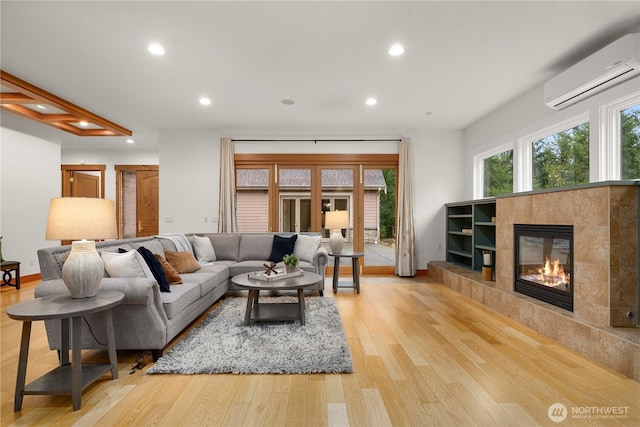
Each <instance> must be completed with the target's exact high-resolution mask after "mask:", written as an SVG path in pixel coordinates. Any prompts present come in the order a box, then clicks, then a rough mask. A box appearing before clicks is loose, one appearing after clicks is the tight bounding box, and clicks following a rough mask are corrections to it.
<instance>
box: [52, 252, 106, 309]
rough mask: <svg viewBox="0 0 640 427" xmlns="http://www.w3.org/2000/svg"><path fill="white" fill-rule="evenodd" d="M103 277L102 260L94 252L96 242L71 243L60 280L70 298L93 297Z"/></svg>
mask: <svg viewBox="0 0 640 427" xmlns="http://www.w3.org/2000/svg"><path fill="white" fill-rule="evenodd" d="M103 277H104V262H103V261H102V258H101V257H100V254H99V253H98V252H96V242H94V241H91V240H80V241H76V242H72V243H71V252H70V253H69V257H68V258H67V260H66V261H65V262H64V265H63V266H62V280H64V284H65V285H66V286H67V289H68V290H69V293H70V294H71V298H91V297H95V296H96V294H97V293H98V288H99V287H100V282H102V278H103Z"/></svg>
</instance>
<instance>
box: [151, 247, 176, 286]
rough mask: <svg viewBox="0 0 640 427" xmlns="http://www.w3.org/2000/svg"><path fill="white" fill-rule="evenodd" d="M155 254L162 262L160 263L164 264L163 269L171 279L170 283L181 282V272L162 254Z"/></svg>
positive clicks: (168, 278) (169, 279)
mask: <svg viewBox="0 0 640 427" xmlns="http://www.w3.org/2000/svg"><path fill="white" fill-rule="evenodd" d="M155 256H156V259H157V260H158V262H159V263H160V265H161V266H162V269H163V270H164V274H166V276H167V280H168V281H169V283H170V284H172V285H179V284H181V283H182V277H180V274H179V273H178V272H177V271H176V269H175V268H173V266H172V265H171V264H169V263H168V262H167V260H166V259H164V258H163V257H162V255H160V254H155Z"/></svg>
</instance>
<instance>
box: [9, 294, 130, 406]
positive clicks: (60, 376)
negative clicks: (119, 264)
mask: <svg viewBox="0 0 640 427" xmlns="http://www.w3.org/2000/svg"><path fill="white" fill-rule="evenodd" d="M123 298H124V293H122V292H120V291H100V292H98V295H96V296H95V297H91V298H71V296H70V295H69V294H65V295H51V296H46V297H42V298H35V299H33V300H31V301H25V302H22V303H20V304H16V305H14V306H12V307H9V308H8V309H7V315H8V316H9V317H10V318H12V319H14V320H21V321H22V322H23V323H22V341H21V343H20V359H19V362H18V378H17V380H16V394H15V402H14V406H13V410H14V411H15V412H18V411H20V410H21V409H22V399H23V398H24V396H25V395H27V394H62V395H71V399H72V401H73V410H74V411H76V410H78V409H80V401H81V397H82V390H84V389H85V388H87V387H88V386H89V385H91V384H93V383H94V382H95V381H96V380H97V379H98V378H100V377H101V376H102V375H104V374H105V373H106V372H108V371H111V378H112V379H114V380H115V379H116V378H118V360H117V356H116V341H115V335H114V331H113V319H112V316H111V308H113V307H115V306H116V305H118V304H120V302H121V301H122V299H123ZM101 311H102V312H104V314H105V320H106V326H107V348H108V351H109V363H82V353H81V352H82V349H81V348H80V334H81V330H82V318H83V316H85V315H87V314H91V313H98V312H101ZM53 319H60V321H61V322H60V323H61V337H62V339H61V347H62V348H61V350H60V366H58V367H57V368H55V369H53V370H52V371H50V372H48V373H46V374H45V375H43V376H42V377H40V378H38V379H37V380H35V381H33V382H32V383H30V384H27V385H25V378H26V374H27V359H28V358H29V340H30V338H31V322H33V321H36V320H53ZM70 331H71V332H70ZM70 335H71V336H70ZM70 343H71V363H69V344H70Z"/></svg>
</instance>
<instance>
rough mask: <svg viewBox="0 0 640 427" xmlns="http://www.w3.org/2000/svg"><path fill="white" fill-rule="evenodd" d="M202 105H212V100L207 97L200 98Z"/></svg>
mask: <svg viewBox="0 0 640 427" xmlns="http://www.w3.org/2000/svg"><path fill="white" fill-rule="evenodd" d="M200 104H202V105H211V100H210V99H209V98H207V97H205V96H203V97H202V98H200Z"/></svg>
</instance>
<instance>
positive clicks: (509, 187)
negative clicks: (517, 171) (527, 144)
mask: <svg viewBox="0 0 640 427" xmlns="http://www.w3.org/2000/svg"><path fill="white" fill-rule="evenodd" d="M483 172H484V177H483V186H484V188H483V196H484V197H491V196H496V195H498V194H505V193H513V150H507V151H503V152H502V153H498V154H495V155H493V156H491V157H488V158H486V159H484V165H483Z"/></svg>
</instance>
